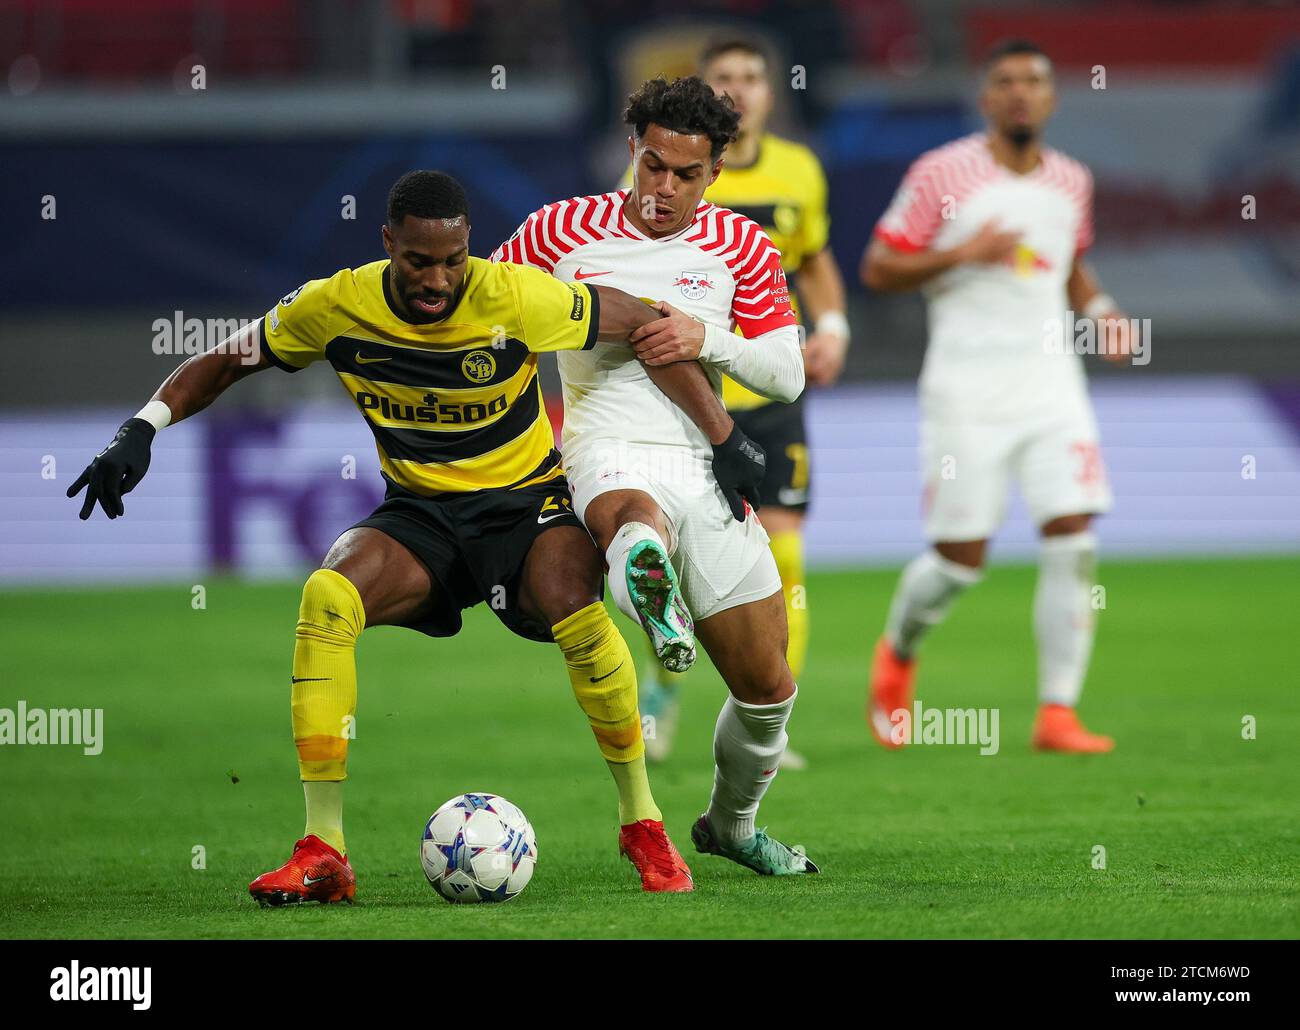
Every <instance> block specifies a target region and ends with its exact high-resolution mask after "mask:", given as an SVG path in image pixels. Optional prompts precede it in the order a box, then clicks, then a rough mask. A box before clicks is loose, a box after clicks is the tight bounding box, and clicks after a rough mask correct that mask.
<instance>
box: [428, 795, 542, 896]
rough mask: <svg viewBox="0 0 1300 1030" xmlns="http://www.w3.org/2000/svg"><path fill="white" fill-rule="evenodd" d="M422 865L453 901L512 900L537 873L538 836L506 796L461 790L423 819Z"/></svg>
mask: <svg viewBox="0 0 1300 1030" xmlns="http://www.w3.org/2000/svg"><path fill="white" fill-rule="evenodd" d="M420 865H421V866H422V867H423V868H424V875H425V876H427V877H428V878H429V884H430V885H431V886H432V887H433V889H434V890H436V891H437V892H438V893H439V894H441V895H442V896H443V897H444V898H446V899H447V900H448V901H463V902H471V901H509V900H510V899H511V898H514V897H518V895H519V894H520V892H521V891H523V889H524V888H525V887H527V886H528V881H529V880H531V879H532V878H533V869H534V867H535V866H536V865H537V837H536V835H535V834H534V833H533V828H532V826H531V825H530V824H529V822H528V818H527V817H526V816H525V815H524V813H523V812H522V811H520V809H519V807H518V806H516V805H512V804H511V803H510V802H509V801H507V800H506V799H505V798H503V797H498V796H497V795H496V794H477V793H475V794H461V795H460V796H458V797H454V798H452V799H451V800H450V801H448V802H446V803H445V804H444V805H442V806H441V807H440V808H439V809H438V810H437V811H436V812H434V813H433V815H431V816H429V821H428V822H427V823H425V824H424V838H423V840H421V841H420Z"/></svg>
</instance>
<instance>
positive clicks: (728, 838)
mask: <svg viewBox="0 0 1300 1030" xmlns="http://www.w3.org/2000/svg"><path fill="white" fill-rule="evenodd" d="M798 696H799V689H798V687H796V688H795V692H794V693H793V694H791V695H790V696H789V697H787V698H786V699H785V700H784V701H780V702H778V703H776V704H774V705H750V704H746V703H745V702H744V701H737V700H736V699H735V698H734V697H732V696H731V695H730V694H728V695H727V700H726V702H725V703H724V704H723V705H722V711H721V712H719V713H718V724H717V726H715V727H714V730H713V761H714V763H715V766H714V772H713V798H712V799H711V800H710V801H709V810H708V812H706V813H705V814H706V815H707V816H708V819H709V825H710V826H712V827H713V832H714V833H715V834H716V835H717V836H718V837H719V838H720V839H721V840H722V841H723V842H724V843H726V844H739V843H740V842H742V841H746V840H749V838H750V837H752V836H754V816H755V815H756V814H757V813H758V803H759V802H760V801H762V800H763V795H764V794H766V793H767V788H768V786H769V785H770V784H771V782H772V780H773V779H775V777H776V769H777V766H779V765H780V764H781V755H782V753H783V752H784V751H785V745H786V741H787V740H788V739H789V738H788V737H787V736H786V733H785V724H786V723H787V722H788V721H789V719H790V709H792V708H793V707H794V699H795V698H796V697H798Z"/></svg>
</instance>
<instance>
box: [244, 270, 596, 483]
mask: <svg viewBox="0 0 1300 1030" xmlns="http://www.w3.org/2000/svg"><path fill="white" fill-rule="evenodd" d="M388 264H389V263H388V261H386V260H385V261H376V262H373V263H372V264H369V265H363V266H362V267H360V268H356V269H349V268H345V269H343V270H342V271H340V272H338V273H336V274H335V275H333V276H331V277H330V278H328V279H313V280H312V281H311V282H309V283H307V284H306V285H304V286H301V287H299V288H298V289H297V290H294V291H293V292H292V293H290V294H289V295H288V296H286V297H284V298H283V299H282V300H281V301H280V302H279V303H278V304H277V305H276V306H275V307H274V308H272V309H271V310H270V311H269V312H267V314H266V317H265V318H264V319H263V320H262V340H263V350H264V352H265V353H266V354H267V356H268V358H269V360H270V361H271V362H272V363H274V364H276V365H279V366H280V367H281V368H284V369H285V370H287V371H290V372H296V371H298V370H299V369H302V368H305V367H306V366H307V365H309V364H311V363H312V362H314V361H321V360H325V361H328V362H329V363H330V365H331V366H333V368H334V371H335V372H336V373H338V377H339V380H340V381H341V382H342V383H343V386H344V388H345V389H346V390H347V391H348V394H349V396H351V397H352V399H353V401H354V402H355V403H356V405H357V407H358V408H360V409H361V414H362V415H363V416H364V417H365V419H366V422H367V423H368V424H369V426H370V431H371V432H372V433H373V434H374V437H375V444H376V446H377V447H378V450H379V462H380V465H381V467H382V469H383V473H384V476H385V477H386V478H388V479H390V480H392V481H393V482H395V483H397V484H398V485H399V486H402V487H405V488H406V489H408V490H410V491H412V492H414V493H417V494H421V495H423V496H426V497H432V496H437V495H439V494H444V493H465V492H469V491H473V490H486V489H501V488H513V487H520V486H525V485H527V484H530V483H536V482H541V481H544V480H546V479H552V478H555V477H557V476H559V475H560V474H561V473H562V468H561V465H560V456H559V452H558V451H556V450H555V447H554V436H553V434H552V431H551V424H550V421H549V420H548V419H547V417H546V410H545V407H544V406H543V403H542V389H541V385H540V383H539V382H538V378H537V354H538V353H540V352H544V351H560V350H580V349H582V348H586V347H591V346H592V345H594V344H595V342H596V332H597V329H598V326H599V323H600V312H599V302H598V300H597V297H596V293H595V291H594V290H592V289H591V288H590V287H588V286H586V285H584V284H581V283H574V284H570V283H564V282H561V281H560V280H558V279H555V278H553V277H551V276H549V275H547V274H546V273H545V272H543V271H540V270H539V269H536V268H529V267H526V266H523V265H513V264H508V263H504V262H502V263H493V262H490V261H484V260H483V259H481V258H469V260H468V267H467V268H466V272H465V280H464V284H463V289H462V292H461V296H460V299H459V301H457V303H456V306H455V308H453V309H452V311H451V312H450V313H449V314H448V315H447V317H446V318H444V319H443V320H442V321H440V322H432V323H428V324H419V325H416V324H413V323H411V322H407V321H405V320H404V319H403V318H401V316H399V315H398V314H397V313H396V312H395V311H394V310H393V307H392V303H391V301H390V299H389V293H388V274H387V273H388Z"/></svg>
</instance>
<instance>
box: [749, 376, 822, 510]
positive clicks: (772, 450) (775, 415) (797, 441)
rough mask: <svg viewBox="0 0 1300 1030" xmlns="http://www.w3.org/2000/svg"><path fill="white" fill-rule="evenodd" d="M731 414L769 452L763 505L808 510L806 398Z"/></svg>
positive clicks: (762, 484) (762, 492)
mask: <svg viewBox="0 0 1300 1030" xmlns="http://www.w3.org/2000/svg"><path fill="white" fill-rule="evenodd" d="M731 417H732V418H734V419H735V420H736V425H738V426H740V429H741V431H742V432H743V433H744V434H745V435H746V436H748V437H749V438H750V439H751V440H753V441H754V442H755V443H757V444H758V445H759V446H760V447H762V448H763V450H765V451H766V452H767V472H766V474H765V475H764V476H763V482H762V483H761V484H760V485H759V488H758V491H759V493H760V494H761V495H762V500H763V507H768V506H769V505H770V506H771V507H773V508H789V509H790V510H791V511H797V512H799V513H801V514H802V513H804V512H806V511H807V510H808V491H809V486H810V479H809V470H808V434H807V433H806V432H805V430H804V421H803V398H800V399H798V400H796V401H795V402H794V403H793V404H781V403H780V402H778V401H772V402H771V403H768V404H764V405H763V406H762V407H758V408H751V409H749V410H747V411H733V412H732V413H731ZM759 514H760V515H761V514H762V513H761V512H760V513H759Z"/></svg>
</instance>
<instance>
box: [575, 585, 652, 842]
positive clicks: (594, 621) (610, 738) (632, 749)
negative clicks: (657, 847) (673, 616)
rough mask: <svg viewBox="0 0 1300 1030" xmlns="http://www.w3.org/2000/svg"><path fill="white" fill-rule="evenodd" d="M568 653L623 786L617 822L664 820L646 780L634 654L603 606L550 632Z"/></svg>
mask: <svg viewBox="0 0 1300 1030" xmlns="http://www.w3.org/2000/svg"><path fill="white" fill-rule="evenodd" d="M551 633H552V634H553V635H554V636H555V642H556V643H557V644H559V645H560V650H561V651H563V652H564V661H565V664H566V665H567V666H568V668H569V681H570V682H571V683H572V684H573V693H574V696H576V697H577V699H578V704H579V705H580V706H581V708H582V710H583V711H584V712H586V713H587V721H588V722H589V723H590V724H591V732H592V733H594V734H595V735H596V743H597V744H598V745H599V746H600V753H601V754H602V755H603V756H604V758H605V762H606V764H607V765H608V766H609V771H610V772H611V773H612V774H613V776H614V784H615V785H616V786H617V787H618V821H619V823H620V824H622V825H627V824H628V823H634V822H638V821H639V820H641V819H662V818H663V814H662V813H661V812H660V811H659V806H658V805H656V804H655V801H654V797H653V796H652V795H651V793H650V780H649V778H648V777H647V776H646V768H645V742H644V741H643V740H642V739H641V713H640V712H639V711H637V706H636V667H635V665H633V663H632V653H631V652H630V651H629V650H628V649H627V643H626V642H625V641H624V640H623V637H622V636H621V635H620V634H619V632H618V629H617V628H616V627H615V626H614V622H613V620H612V619H610V617H609V613H608V612H607V611H606V610H605V606H604V605H603V604H600V603H599V602H597V603H594V604H590V605H588V606H587V607H586V608H583V609H582V610H581V611H579V612H574V613H573V614H572V615H570V616H569V617H568V618H567V619H565V620H563V621H562V622H557V623H556V624H555V625H554V626H552V627H551Z"/></svg>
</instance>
